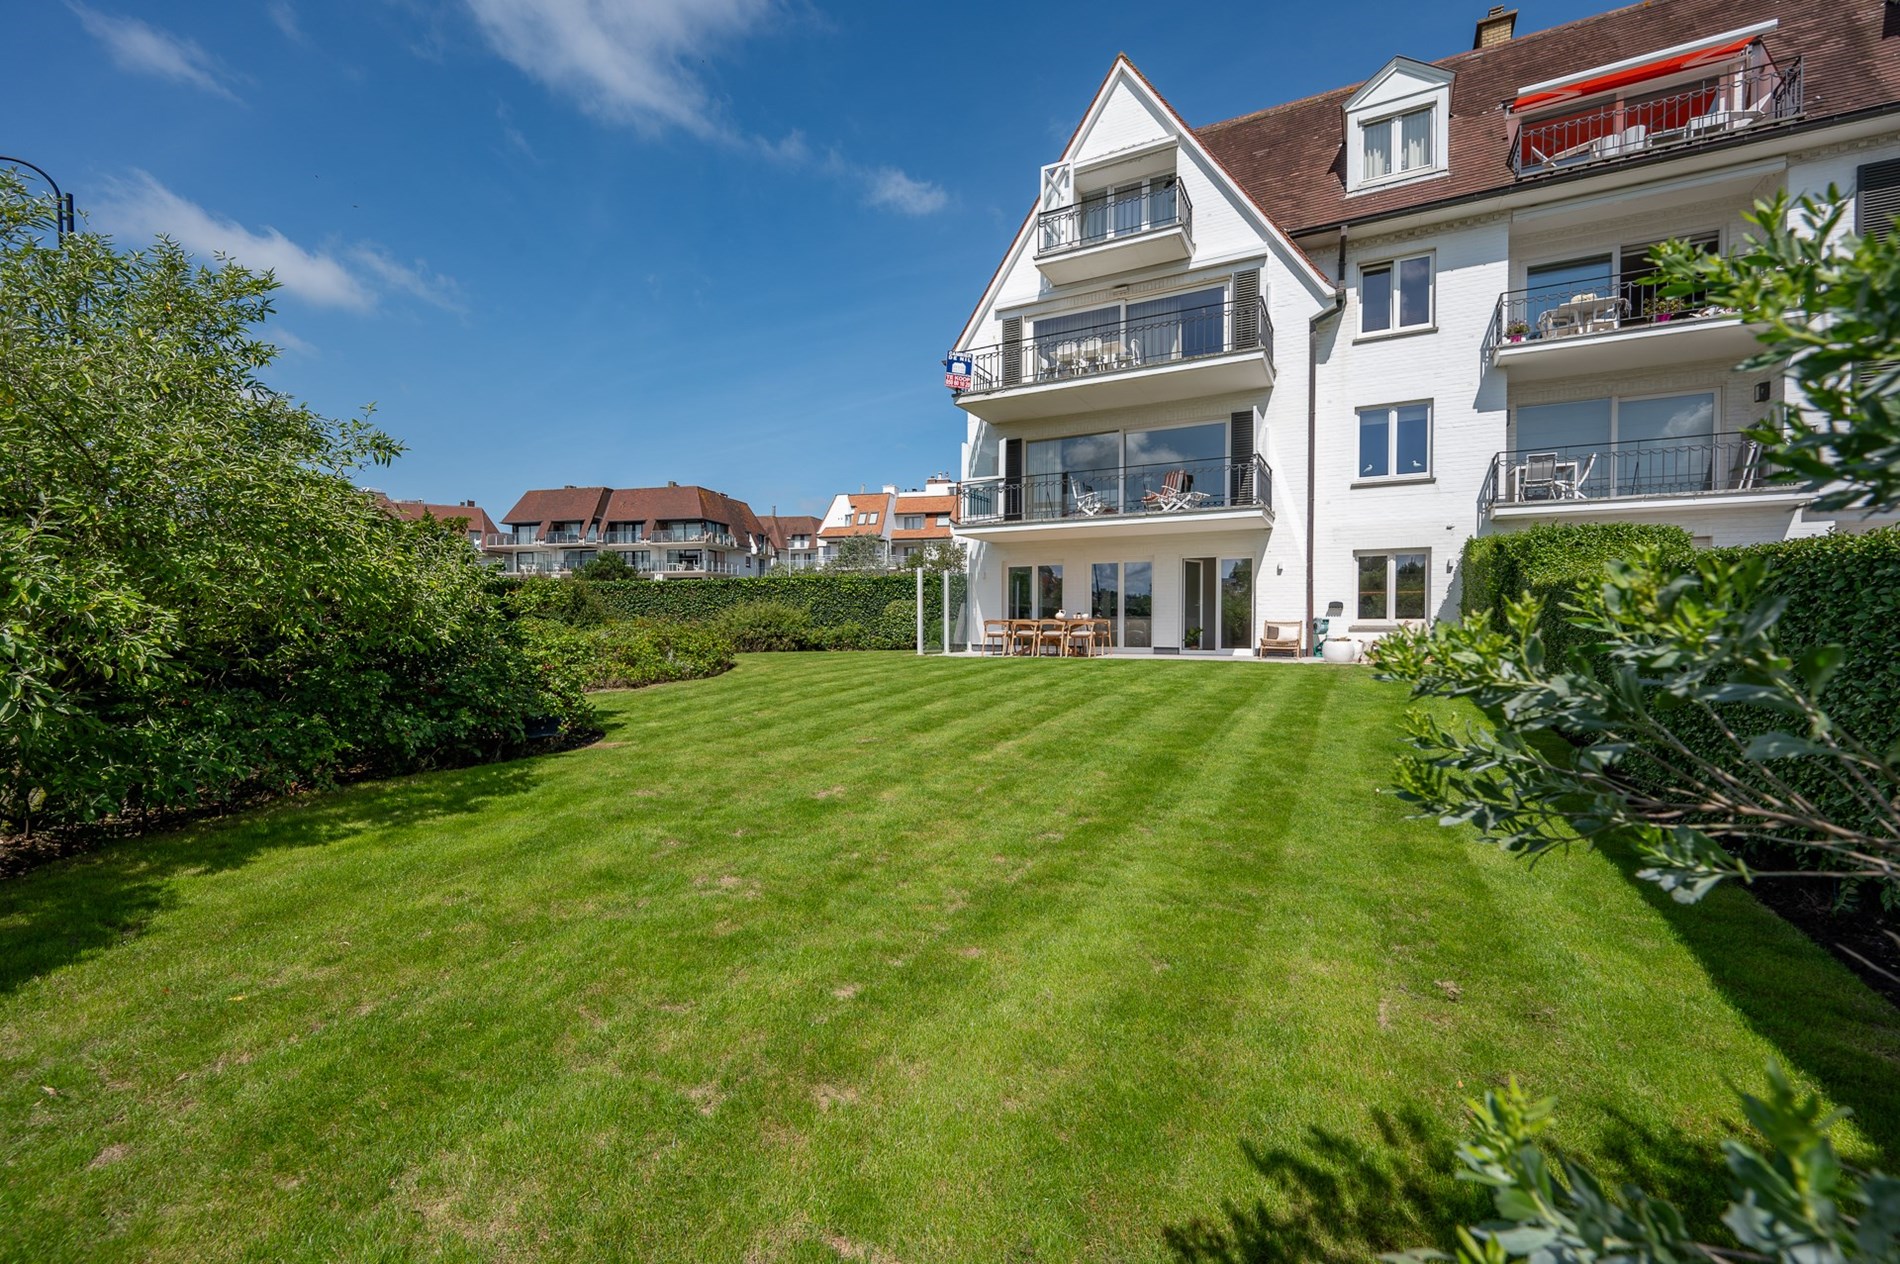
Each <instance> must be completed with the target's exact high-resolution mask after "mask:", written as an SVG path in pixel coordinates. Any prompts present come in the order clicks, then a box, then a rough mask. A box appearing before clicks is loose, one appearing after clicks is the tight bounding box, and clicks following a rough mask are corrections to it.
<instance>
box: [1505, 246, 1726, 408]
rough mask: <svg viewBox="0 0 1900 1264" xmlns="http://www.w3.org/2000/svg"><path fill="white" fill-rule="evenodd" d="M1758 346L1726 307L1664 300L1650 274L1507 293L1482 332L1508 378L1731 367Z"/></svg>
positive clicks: (1525, 379)
mask: <svg viewBox="0 0 1900 1264" xmlns="http://www.w3.org/2000/svg"><path fill="white" fill-rule="evenodd" d="M1758 350H1760V346H1759V344H1758V343H1757V342H1756V341H1755V327H1754V326H1753V325H1750V324H1748V323H1746V322H1744V321H1743V319H1742V317H1741V314H1740V313H1739V312H1736V311H1734V310H1733V309H1730V308H1722V307H1713V306H1709V305H1707V304H1706V303H1703V302H1701V301H1700V300H1699V299H1697V298H1695V297H1694V296H1691V297H1690V298H1688V299H1687V300H1679V299H1673V298H1668V297H1665V296H1664V295H1663V294H1662V285H1661V281H1660V279H1659V278H1658V277H1657V275H1656V274H1655V273H1654V272H1653V271H1651V272H1641V273H1625V274H1623V275H1621V276H1613V275H1611V276H1605V277H1603V278H1602V279H1601V281H1599V282H1584V283H1581V288H1580V283H1579V282H1577V281H1575V280H1570V281H1565V282H1562V283H1561V284H1557V285H1544V286H1536V287H1533V288H1530V289H1524V290H1509V291H1507V292H1505V293H1503V294H1500V295H1499V296H1498V302H1497V306H1496V308H1494V309H1493V311H1492V313H1491V326H1490V328H1489V329H1488V330H1486V331H1485V338H1484V354H1485V356H1486V359H1487V360H1488V362H1489V363H1490V364H1492V365H1495V366H1497V367H1499V368H1508V369H1509V370H1510V372H1511V380H1512V381H1513V382H1530V381H1536V380H1538V379H1540V378H1551V377H1571V376H1579V375H1584V374H1595V373H1618V372H1627V371H1629V370H1633V369H1651V368H1661V367H1665V366H1668V365H1672V364H1682V363H1686V362H1690V361H1697V360H1726V361H1727V362H1728V363H1729V364H1735V363H1738V362H1740V361H1742V360H1745V359H1747V358H1748V357H1749V356H1750V355H1752V354H1754V353H1755V352H1756V351H1758Z"/></svg>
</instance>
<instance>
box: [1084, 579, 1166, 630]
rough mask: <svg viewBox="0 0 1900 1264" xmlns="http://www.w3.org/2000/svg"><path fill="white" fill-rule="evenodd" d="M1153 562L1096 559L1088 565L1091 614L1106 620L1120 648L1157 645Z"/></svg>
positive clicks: (1092, 616)
mask: <svg viewBox="0 0 1900 1264" xmlns="http://www.w3.org/2000/svg"><path fill="white" fill-rule="evenodd" d="M1154 587H1155V586H1154V563H1153V562H1097V563H1095V564H1094V565H1093V566H1091V567H1090V568H1089V615H1090V617H1091V618H1096V619H1107V620H1108V625H1109V629H1110V642H1111V643H1112V644H1113V645H1115V646H1117V647H1118V648H1125V649H1147V648H1149V647H1150V646H1152V645H1153V644H1154V600H1155V598H1154Z"/></svg>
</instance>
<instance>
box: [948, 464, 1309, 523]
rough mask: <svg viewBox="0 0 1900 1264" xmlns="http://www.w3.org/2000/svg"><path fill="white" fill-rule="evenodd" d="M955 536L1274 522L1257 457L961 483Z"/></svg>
mask: <svg viewBox="0 0 1900 1264" xmlns="http://www.w3.org/2000/svg"><path fill="white" fill-rule="evenodd" d="M959 494H960V496H961V502H962V503H961V505H960V513H959V515H958V522H957V531H958V533H959V534H960V535H964V536H969V537H972V538H974V539H978V540H1021V539H1029V538H1033V537H1038V536H1046V535H1051V534H1054V535H1060V536H1061V537H1062V538H1063V539H1078V540H1079V539H1112V538H1127V537H1133V536H1155V535H1177V534H1185V533H1193V532H1205V531H1233V530H1245V529H1256V530H1264V529H1266V528H1268V527H1270V526H1272V525H1273V469H1272V467H1271V466H1269V465H1268V464H1267V463H1266V461H1265V460H1264V459H1262V458H1261V457H1259V456H1257V455H1256V456H1251V457H1245V458H1241V459H1237V460H1201V461H1166V462H1161V463H1158V464H1153V465H1122V466H1113V467H1108V468H1103V469H1093V470H1065V471H1062V472H1060V473H1048V474H1025V475H1019V476H1013V477H1011V476H1004V477H1001V478H982V479H970V480H966V481H965V482H964V483H963V484H962V487H961V490H960V493H959Z"/></svg>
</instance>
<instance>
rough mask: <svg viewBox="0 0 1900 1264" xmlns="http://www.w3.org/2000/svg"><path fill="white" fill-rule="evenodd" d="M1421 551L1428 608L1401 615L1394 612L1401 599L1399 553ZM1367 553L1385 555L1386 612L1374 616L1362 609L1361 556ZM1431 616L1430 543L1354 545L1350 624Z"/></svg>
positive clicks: (1368, 555) (1390, 621) (1387, 622)
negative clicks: (1364, 547)
mask: <svg viewBox="0 0 1900 1264" xmlns="http://www.w3.org/2000/svg"><path fill="white" fill-rule="evenodd" d="M1401 554H1418V555H1420V556H1422V557H1423V558H1424V559H1425V610H1424V612H1423V613H1422V614H1418V615H1409V614H1408V615H1399V614H1396V613H1394V610H1395V609H1396V606H1397V603H1398V599H1399V562H1398V559H1399V556H1400V555H1401ZM1366 557H1383V558H1384V559H1385V613H1384V614H1383V615H1380V616H1377V617H1374V616H1372V615H1362V614H1360V613H1359V560H1360V559H1361V558H1366ZM1431 617H1432V550H1431V547H1430V546H1429V545H1422V544H1419V545H1406V544H1395V545H1392V546H1391V547H1389V548H1383V549H1354V550H1353V554H1352V618H1351V619H1350V620H1349V621H1348V628H1349V629H1350V628H1352V627H1368V626H1372V625H1379V626H1388V627H1389V626H1392V625H1394V624H1396V623H1398V621H1399V620H1400V619H1401V618H1404V619H1412V618H1419V619H1427V620H1429V619H1430V618H1431Z"/></svg>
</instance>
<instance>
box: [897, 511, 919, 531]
mask: <svg viewBox="0 0 1900 1264" xmlns="http://www.w3.org/2000/svg"><path fill="white" fill-rule="evenodd" d="M897 525H898V528H899V529H900V530H903V531H922V530H923V529H924V516H923V515H922V514H905V515H904V516H903V519H902V520H901V521H899V522H898V524H897Z"/></svg>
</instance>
